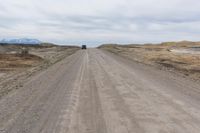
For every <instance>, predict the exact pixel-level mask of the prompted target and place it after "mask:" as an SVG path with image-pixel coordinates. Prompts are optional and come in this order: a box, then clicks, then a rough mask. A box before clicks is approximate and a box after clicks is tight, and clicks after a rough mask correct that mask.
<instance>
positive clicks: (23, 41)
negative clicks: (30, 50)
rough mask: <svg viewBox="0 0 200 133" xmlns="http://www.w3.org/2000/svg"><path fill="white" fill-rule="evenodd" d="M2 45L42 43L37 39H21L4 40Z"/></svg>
mask: <svg viewBox="0 0 200 133" xmlns="http://www.w3.org/2000/svg"><path fill="white" fill-rule="evenodd" d="M0 43H6V44H34V45H37V44H41V43H42V42H41V41H39V40H37V39H28V38H21V39H2V40H1V41H0Z"/></svg>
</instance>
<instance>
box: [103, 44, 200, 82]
mask: <svg viewBox="0 0 200 133" xmlns="http://www.w3.org/2000/svg"><path fill="white" fill-rule="evenodd" d="M99 48H100V49H103V50H107V51H109V52H112V53H115V54H117V55H120V56H123V57H126V58H129V59H131V60H134V61H137V62H141V63H144V64H148V65H153V66H156V67H158V68H161V69H167V70H170V71H176V72H177V71H178V72H180V73H181V74H184V75H185V76H189V77H191V78H192V79H195V80H199V79H200V42H189V41H182V42H165V43H161V44H144V45H138V44H130V45H118V44H106V45H101V46H100V47H99Z"/></svg>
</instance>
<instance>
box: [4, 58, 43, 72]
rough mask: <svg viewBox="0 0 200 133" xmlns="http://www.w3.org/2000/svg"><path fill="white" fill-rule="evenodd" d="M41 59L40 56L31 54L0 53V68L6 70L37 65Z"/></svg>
mask: <svg viewBox="0 0 200 133" xmlns="http://www.w3.org/2000/svg"><path fill="white" fill-rule="evenodd" d="M41 61H42V58H40V57H38V56H36V55H31V54H26V55H21V54H0V69H1V70H4V71H6V70H15V69H18V68H27V67H32V66H35V65H37V64H38V63H39V62H41Z"/></svg>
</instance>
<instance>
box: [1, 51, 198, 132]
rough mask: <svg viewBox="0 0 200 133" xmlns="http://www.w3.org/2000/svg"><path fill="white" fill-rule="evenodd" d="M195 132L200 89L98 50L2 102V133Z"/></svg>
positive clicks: (65, 64) (57, 67) (58, 67)
mask: <svg viewBox="0 0 200 133" xmlns="http://www.w3.org/2000/svg"><path fill="white" fill-rule="evenodd" d="M199 132H200V84H199V83H193V82H192V81H189V80H186V79H184V78H182V77H178V76H176V75H174V74H171V73H168V72H164V71H161V70H157V69H155V68H152V67H148V66H145V65H142V64H138V63H135V62H130V61H128V60H126V59H123V58H121V57H118V56H115V55H113V54H111V53H107V52H104V51H100V50H97V49H88V50H85V51H78V52H77V53H75V54H73V55H72V56H70V57H68V58H66V59H64V60H62V61H60V62H59V63H57V64H55V65H53V66H52V67H50V68H49V69H47V70H45V71H43V72H41V73H40V74H39V75H36V76H34V77H32V78H31V79H30V80H29V82H27V83H26V84H25V85H24V86H23V87H21V88H19V89H18V90H17V91H14V92H12V93H10V94H8V95H7V96H5V97H3V98H2V99H1V100H0V133H199Z"/></svg>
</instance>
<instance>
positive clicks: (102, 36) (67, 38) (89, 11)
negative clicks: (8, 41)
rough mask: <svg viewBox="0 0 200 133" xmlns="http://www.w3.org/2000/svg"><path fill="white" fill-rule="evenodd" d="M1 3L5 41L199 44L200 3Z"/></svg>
mask: <svg viewBox="0 0 200 133" xmlns="http://www.w3.org/2000/svg"><path fill="white" fill-rule="evenodd" d="M1 1H2V0H0V2H1ZM1 3H2V4H1V5H0V20H1V21H0V31H1V32H0V38H3V37H34V38H38V39H41V40H44V41H53V42H56V43H61V44H64V43H78V44H79V43H82V42H85V43H89V44H98V43H108V42H112V43H131V42H133V43H135V42H136V43H137V42H138V43H146V42H161V41H173V40H187V39H189V40H198V39H199V37H198V34H199V33H200V26H199V24H200V17H198V16H199V14H200V10H199V8H200V1H198V0H168V1H166V0H134V1H133V0H109V1H107V0H94V1H91V0H85V1H81V0H73V1H72V0H57V1H56V2H55V1H53V0H40V1H39V0H20V1H13V0H7V1H3V2H1ZM194 3H195V4H194Z"/></svg>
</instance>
